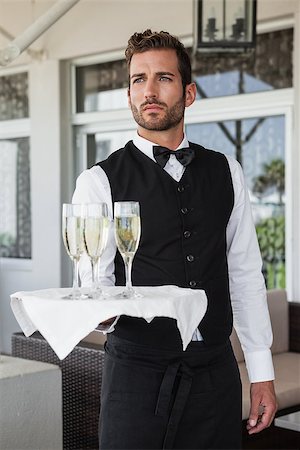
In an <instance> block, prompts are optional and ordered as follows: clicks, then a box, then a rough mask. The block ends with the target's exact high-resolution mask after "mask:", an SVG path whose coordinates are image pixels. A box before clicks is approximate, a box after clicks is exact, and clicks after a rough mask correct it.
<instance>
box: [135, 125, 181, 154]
mask: <svg viewBox="0 0 300 450" xmlns="http://www.w3.org/2000/svg"><path fill="white" fill-rule="evenodd" d="M133 143H134V145H135V146H136V147H137V148H138V149H139V150H140V151H141V152H143V153H144V154H145V155H146V156H148V157H149V158H151V159H152V160H153V161H155V159H154V156H153V146H154V145H158V144H156V143H155V142H151V141H148V140H147V139H145V138H143V137H142V136H140V135H139V134H138V132H137V131H136V133H135V135H134V137H133ZM184 147H189V141H188V140H187V137H186V135H185V134H184V136H183V139H182V141H181V143H180V144H179V145H178V147H177V148H176V150H179V149H180V148H184Z"/></svg>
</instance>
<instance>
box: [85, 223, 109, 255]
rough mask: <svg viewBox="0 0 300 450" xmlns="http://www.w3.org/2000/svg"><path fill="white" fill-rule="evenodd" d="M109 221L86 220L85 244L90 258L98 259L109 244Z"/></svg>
mask: <svg viewBox="0 0 300 450" xmlns="http://www.w3.org/2000/svg"><path fill="white" fill-rule="evenodd" d="M108 228H109V220H108V218H107V217H86V218H85V219H84V228H83V243H84V248H85V251H86V253H87V254H88V255H89V257H90V258H93V259H98V258H99V257H100V256H101V255H102V253H103V250H104V249H105V247H106V244H107V238H108Z"/></svg>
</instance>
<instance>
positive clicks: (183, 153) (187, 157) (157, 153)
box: [153, 145, 195, 167]
mask: <svg viewBox="0 0 300 450" xmlns="http://www.w3.org/2000/svg"><path fill="white" fill-rule="evenodd" d="M170 155H175V156H176V158H177V160H178V161H179V162H180V164H182V165H183V166H187V165H188V164H190V163H191V162H192V160H193V158H194V157H195V150H194V149H192V148H189V147H187V148H181V149H179V150H169V149H168V148H166V147H160V146H158V145H157V146H154V147H153V156H154V158H155V160H156V162H157V163H158V164H159V165H160V166H161V167H165V165H166V164H167V162H168V160H169V158H170Z"/></svg>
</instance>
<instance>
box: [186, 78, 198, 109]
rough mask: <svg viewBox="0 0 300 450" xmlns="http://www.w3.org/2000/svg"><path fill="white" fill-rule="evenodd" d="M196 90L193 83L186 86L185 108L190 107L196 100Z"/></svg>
mask: <svg viewBox="0 0 300 450" xmlns="http://www.w3.org/2000/svg"><path fill="white" fill-rule="evenodd" d="M196 94H197V89H196V85H195V83H190V84H187V85H186V87H185V106H186V107H188V106H191V105H192V104H193V103H194V101H195V99H196Z"/></svg>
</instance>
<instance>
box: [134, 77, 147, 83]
mask: <svg viewBox="0 0 300 450" xmlns="http://www.w3.org/2000/svg"><path fill="white" fill-rule="evenodd" d="M143 80H144V79H143V78H135V79H134V80H133V84H135V83H141V82H142V81H143Z"/></svg>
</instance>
